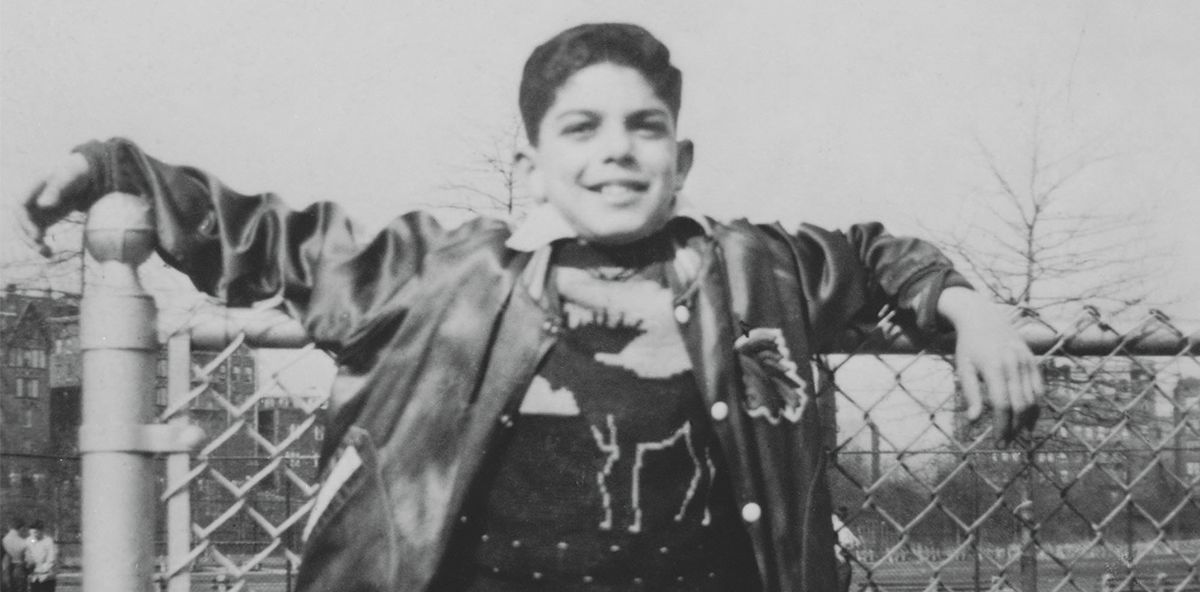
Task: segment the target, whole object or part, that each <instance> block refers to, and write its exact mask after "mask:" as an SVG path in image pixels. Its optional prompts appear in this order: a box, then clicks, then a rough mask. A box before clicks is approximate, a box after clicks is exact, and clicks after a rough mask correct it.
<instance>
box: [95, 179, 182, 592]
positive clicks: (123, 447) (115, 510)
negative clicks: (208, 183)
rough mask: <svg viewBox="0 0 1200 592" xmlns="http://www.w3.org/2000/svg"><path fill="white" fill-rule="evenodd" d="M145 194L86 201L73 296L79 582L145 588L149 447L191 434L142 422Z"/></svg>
mask: <svg viewBox="0 0 1200 592" xmlns="http://www.w3.org/2000/svg"><path fill="white" fill-rule="evenodd" d="M152 216H153V212H152V210H151V207H150V205H149V202H147V201H146V200H145V199H144V198H140V197H137V196H133V195H128V194H120V193H117V194H110V195H108V196H105V197H104V198H102V199H101V200H99V201H98V202H96V204H95V205H94V206H93V207H92V208H91V209H90V211H89V215H88V223H87V228H86V231H85V243H86V246H87V250H88V252H89V253H91V254H92V256H93V257H94V258H95V259H96V261H97V262H98V263H99V277H98V278H97V279H96V280H95V281H91V282H89V283H88V285H87V286H86V288H85V290H84V296H83V300H82V303H81V305H80V308H81V315H80V317H81V318H80V332H79V340H80V348H81V349H82V350H83V380H82V383H83V417H82V423H81V425H80V428H79V450H80V454H81V457H82V465H83V466H82V473H83V496H82V497H83V500H82V506H83V507H82V510H83V511H82V517H81V518H82V519H81V523H82V531H83V549H82V551H83V575H82V584H83V589H85V590H88V591H89V592H97V591H104V590H112V591H121V592H130V591H134V592H136V591H143V592H148V591H149V590H151V589H152V587H153V584H154V581H153V578H152V573H153V570H154V565H155V562H154V540H155V519H154V508H155V503H154V474H153V471H152V459H151V456H150V455H151V454H152V453H156V452H172V451H177V450H187V449H189V448H190V445H191V444H192V443H194V441H196V440H198V438H196V434H194V433H192V432H191V431H189V430H183V429H179V428H174V427H171V426H156V425H150V424H151V422H152V421H153V407H152V406H151V402H152V400H153V399H152V397H153V393H154V373H155V366H156V364H155V355H156V352H157V350H158V337H157V325H156V311H155V307H154V300H153V299H152V298H151V297H150V295H149V294H147V293H146V292H145V290H143V289H142V286H141V284H140V283H139V281H138V277H137V270H136V268H137V266H138V265H139V264H141V263H142V262H144V261H145V260H146V258H147V257H149V256H150V253H151V251H152V250H153V248H154V241H155V231H154V222H153V218H152Z"/></svg>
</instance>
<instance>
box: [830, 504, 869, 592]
mask: <svg viewBox="0 0 1200 592" xmlns="http://www.w3.org/2000/svg"><path fill="white" fill-rule="evenodd" d="M849 517H850V509H849V508H847V507H846V506H838V507H837V509H836V510H834V511H833V533H834V535H836V536H837V542H836V543H834V545H833V549H834V551H835V553H834V554H835V555H836V556H837V561H838V563H837V585H838V587H837V589H838V592H846V591H847V590H849V589H850V579H851V577H850V576H851V575H852V574H853V572H854V567H853V566H852V565H851V563H850V560H851V559H852V558H853V557H854V551H857V550H858V548H859V547H861V546H862V540H861V539H859V538H858V537H857V536H855V535H854V533H853V532H851V531H850V527H849V526H846V521H847V520H848V519H849Z"/></svg>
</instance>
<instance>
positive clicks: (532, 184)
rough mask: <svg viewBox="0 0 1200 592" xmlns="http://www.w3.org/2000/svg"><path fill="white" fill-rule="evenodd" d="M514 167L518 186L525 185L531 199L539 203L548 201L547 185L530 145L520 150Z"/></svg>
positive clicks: (514, 161)
mask: <svg viewBox="0 0 1200 592" xmlns="http://www.w3.org/2000/svg"><path fill="white" fill-rule="evenodd" d="M513 166H514V172H515V173H516V176H517V182H518V184H523V185H524V186H525V187H526V188H527V189H528V190H529V197H530V198H532V199H533V201H535V202H537V203H542V202H544V201H546V184H545V182H544V181H543V179H542V175H541V170H540V169H539V168H538V166H537V154H536V151H535V149H534V148H533V147H531V146H528V145H526V146H523V147H521V148H519V149H518V150H517V154H516V158H515V159H514V160H513Z"/></svg>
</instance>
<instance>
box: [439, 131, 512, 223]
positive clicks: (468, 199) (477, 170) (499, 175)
mask: <svg viewBox="0 0 1200 592" xmlns="http://www.w3.org/2000/svg"><path fill="white" fill-rule="evenodd" d="M524 137H525V132H524V128H523V127H522V125H521V120H520V119H519V118H517V117H512V118H510V119H509V120H508V121H507V122H505V124H504V125H503V126H500V127H498V128H496V129H495V130H489V131H485V132H483V133H481V134H480V137H479V138H469V139H468V141H470V143H471V145H472V146H473V151H474V153H473V155H472V157H471V158H470V159H469V160H468V162H467V164H465V165H462V166H457V167H454V169H453V170H452V172H451V173H450V177H451V179H450V180H449V181H447V182H446V183H444V184H442V185H441V186H440V187H439V188H438V189H440V190H441V191H443V192H448V193H449V194H450V197H449V201H447V202H445V203H437V204H430V205H432V206H434V207H438V208H443V209H449V210H458V211H462V212H469V213H471V214H476V215H490V216H495V217H499V218H502V219H505V220H508V221H510V222H516V221H519V220H520V219H521V218H523V217H524V214H525V212H526V211H527V210H528V209H529V207H530V206H531V205H532V200H531V199H530V197H529V196H528V195H526V194H525V192H524V191H523V190H522V187H521V183H520V179H519V178H518V175H517V170H516V154H517V151H518V150H519V149H520V148H521V143H522V142H524V141H525V140H524Z"/></svg>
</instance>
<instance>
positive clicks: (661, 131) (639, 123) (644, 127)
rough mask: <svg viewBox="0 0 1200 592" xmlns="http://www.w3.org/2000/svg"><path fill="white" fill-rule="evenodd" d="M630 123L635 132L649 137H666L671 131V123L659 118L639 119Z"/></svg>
mask: <svg viewBox="0 0 1200 592" xmlns="http://www.w3.org/2000/svg"><path fill="white" fill-rule="evenodd" d="M629 123H630V128H632V129H633V130H635V131H637V132H640V133H642V134H645V135H649V136H655V137H657V136H664V135H666V134H668V133H670V131H671V124H670V122H668V121H667V120H666V119H664V118H662V117H658V116H654V117H639V118H636V119H634V120H632V121H630V122H629Z"/></svg>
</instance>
